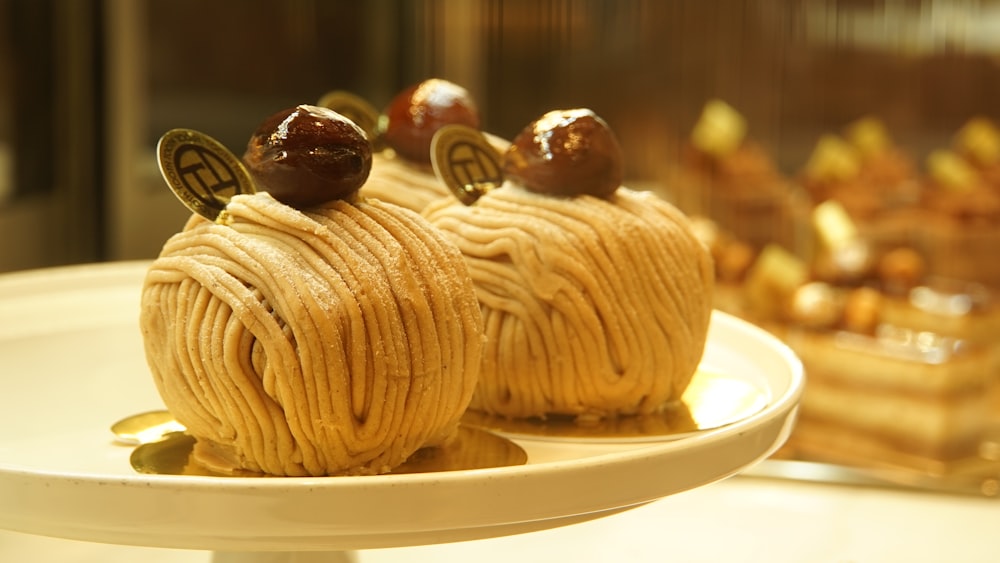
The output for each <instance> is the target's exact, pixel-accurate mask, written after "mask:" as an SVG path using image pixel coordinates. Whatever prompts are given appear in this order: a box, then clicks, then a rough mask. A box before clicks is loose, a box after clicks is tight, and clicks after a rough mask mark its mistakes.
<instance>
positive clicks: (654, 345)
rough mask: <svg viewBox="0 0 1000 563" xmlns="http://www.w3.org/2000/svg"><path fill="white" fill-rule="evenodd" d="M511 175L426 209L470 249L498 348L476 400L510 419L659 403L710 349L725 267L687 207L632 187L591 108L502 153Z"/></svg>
mask: <svg viewBox="0 0 1000 563" xmlns="http://www.w3.org/2000/svg"><path fill="white" fill-rule="evenodd" d="M503 168H504V177H505V178H506V179H505V180H504V182H503V183H502V185H500V186H499V187H495V188H493V189H490V190H488V191H486V192H485V194H484V195H482V196H481V197H479V198H478V199H477V200H476V201H475V202H474V203H472V204H471V205H468V206H466V205H463V204H460V203H457V202H454V201H441V202H438V203H435V204H432V205H431V206H430V207H428V209H426V210H425V216H427V217H428V218H429V219H430V221H431V223H432V224H434V225H435V226H436V227H437V228H438V229H440V230H442V231H443V232H444V233H446V235H447V236H448V237H449V238H450V239H451V240H452V241H454V242H455V243H456V244H457V245H458V247H459V248H460V249H461V251H462V253H463V254H464V256H465V258H466V260H467V262H468V264H469V270H470V273H471V275H472V278H473V280H474V283H475V286H476V290H477V293H478V296H479V301H480V303H481V306H482V312H483V322H484V327H485V337H486V347H485V350H484V354H483V365H482V370H481V372H480V380H479V384H478V386H477V390H476V392H475V395H474V397H473V400H472V403H471V405H470V408H473V409H476V410H478V411H483V412H486V413H490V414H494V415H499V416H504V417H509V418H528V417H544V416H547V415H568V416H576V417H590V418H593V417H610V416H615V415H629V414H649V413H654V412H657V411H660V410H662V409H664V408H666V407H667V406H669V405H671V404H673V403H674V402H675V401H677V400H678V399H679V398H680V397H681V394H682V393H683V391H684V390H685V388H686V387H687V385H688V383H689V382H690V380H691V378H692V376H693V375H694V373H695V370H696V369H697V367H698V364H699V362H700V361H701V356H702V352H703V349H704V345H705V340H706V335H707V330H708V325H709V317H710V314H711V301H712V286H713V281H714V280H713V266H712V261H711V258H710V257H709V254H708V252H707V250H706V248H705V247H704V246H703V245H702V244H701V243H700V242H699V240H698V239H697V238H696V237H695V235H694V233H693V231H692V229H691V227H690V225H689V223H688V220H687V218H686V216H685V215H683V214H682V213H681V212H680V211H679V210H678V209H676V208H675V207H673V206H672V205H670V204H669V203H667V202H665V201H664V200H662V199H660V198H658V197H656V196H655V195H653V194H651V193H647V192H637V191H633V190H630V189H628V188H626V187H622V186H621V182H622V177H623V164H622V154H621V148H620V146H619V144H618V141H617V139H616V138H615V136H614V135H613V133H612V132H611V131H610V129H609V128H608V126H607V124H606V123H605V122H604V121H603V120H602V119H600V118H599V117H598V116H596V115H595V114H594V113H593V112H591V111H589V110H566V111H554V112H550V113H547V114H545V115H544V116H542V117H541V118H540V119H538V120H536V121H535V122H533V123H531V124H530V125H529V126H528V127H526V128H525V129H524V130H523V131H522V132H521V133H520V134H519V135H518V136H517V137H516V138H515V139H514V140H513V142H512V143H511V145H510V147H509V148H508V150H507V151H506V153H505V154H504V156H503Z"/></svg>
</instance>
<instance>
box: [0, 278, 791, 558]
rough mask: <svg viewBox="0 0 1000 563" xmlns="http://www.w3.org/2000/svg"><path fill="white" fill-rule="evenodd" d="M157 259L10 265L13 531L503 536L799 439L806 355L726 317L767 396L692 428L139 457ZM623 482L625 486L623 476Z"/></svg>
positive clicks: (305, 541)
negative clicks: (246, 466)
mask: <svg viewBox="0 0 1000 563" xmlns="http://www.w3.org/2000/svg"><path fill="white" fill-rule="evenodd" d="M146 267H147V263H145V262H123V263H109V264H100V265H89V266H75V267H67V268H56V269H49V270H40V271H34V272H20V273H15V274H7V275H2V276H0V373H3V374H5V375H8V376H9V377H6V378H5V381H4V392H3V393H0V499H3V502H0V529H7V530H12V531H16V532H23V533H30V534H38V535H44V536H52V537H60V538H66V539H74V540H83V541H91V542H103V543H116V544H124V545H136V546H148V547H166V548H177V549H195V550H205V551H212V552H213V553H214V561H215V563H237V562H238V563H265V562H266V563H278V562H282V563H284V562H297V563H320V562H323V563H331V562H337V563H343V562H348V561H352V560H353V554H352V550H359V549H375V548H385V547H403V546H414V545H427V544H435V543H447V542H458V541H466V540H475V539H485V538H490V537H497V536H502V535H510V534H517V533H522V532H530V531H535V530H543V529H547V528H554V527H557V526H563V525H566V524H572V523H575V522H582V521H585V520H590V519H593V518H598V517H601V516H605V515H608V514H613V513H616V512H621V511H623V510H627V509H629V508H632V507H636V506H640V505H642V504H645V503H648V502H651V501H654V500H657V499H660V498H663V497H666V496H670V495H673V494H676V493H679V492H682V491H687V490H690V489H693V488H696V487H701V486H704V485H708V484H710V483H714V482H716V481H719V480H721V479H725V478H727V477H729V476H731V475H734V474H736V473H738V472H740V471H742V470H744V469H746V468H748V467H751V466H753V465H755V464H756V463H757V462H759V461H761V460H763V459H764V458H766V457H767V456H769V455H770V454H771V453H773V452H774V451H775V450H776V449H777V448H778V447H780V446H781V445H782V444H783V443H784V442H785V440H786V439H787V437H788V434H789V432H790V431H791V428H792V425H793V423H794V419H795V412H796V409H797V405H798V402H799V399H800V397H801V394H802V388H803V385H804V374H803V370H802V365H801V363H800V362H799V361H798V359H797V358H796V357H795V356H794V354H792V352H791V351H790V350H789V349H788V348H787V347H785V346H784V345H783V344H782V343H780V342H779V341H778V340H777V339H775V338H774V337H773V336H771V335H770V334H768V333H766V332H764V331H763V330H761V329H758V328H756V327H754V326H752V325H749V324H747V323H745V322H742V321H739V320H737V319H735V318H733V317H730V316H727V315H725V314H722V313H716V314H715V315H714V316H713V319H712V323H711V328H710V331H709V337H708V343H707V345H706V349H705V354H704V357H703V359H702V364H703V366H704V367H705V368H706V369H710V370H712V371H714V372H721V373H727V374H732V375H733V376H735V377H739V378H741V379H744V380H745V381H746V382H747V384H749V385H754V386H757V387H759V389H760V390H761V392H762V394H763V395H764V396H765V397H766V403H767V404H766V405H765V406H764V407H763V408H762V409H761V410H759V411H758V412H756V413H754V414H752V415H749V416H747V417H746V418H743V419H741V420H738V421H736V422H733V423H731V424H728V425H726V426H722V427H719V428H715V429H710V430H704V431H699V432H695V433H693V434H689V435H684V436H683V437H681V438H678V439H674V440H669V441H668V440H664V439H659V440H632V439H624V440H616V439H613V438H609V439H600V440H574V439H554V438H543V437H538V438H531V437H525V436H522V435H518V436H510V437H509V438H510V439H511V440H512V441H514V442H515V443H517V444H518V445H519V446H521V447H522V448H523V449H524V451H525V452H526V453H527V459H528V461H527V463H526V464H525V465H520V466H510V467H497V468H490V469H474V470H463V471H447V472H433V473H415V474H400V475H383V476H374V477H324V478H252V477H251V478H225V477H208V476H185V475H146V474H138V473H136V472H135V471H133V469H132V467H131V465H130V463H129V455H130V453H131V451H132V448H130V447H124V446H121V445H118V444H116V443H115V441H114V439H113V436H112V435H111V433H110V430H109V426H110V424H111V423H112V422H114V421H115V420H118V419H120V418H122V417H125V416H127V415H130V414H135V413H138V412H143V411H147V410H155V409H162V408H163V406H162V402H161V401H160V399H159V396H158V394H157V393H156V390H155V387H154V385H153V383H152V379H151V377H150V376H149V375H148V368H147V366H146V363H145V358H144V356H143V352H142V350H143V346H142V341H141V336H140V334H139V329H138V321H137V319H138V308H139V291H140V288H141V287H142V279H143V276H144V273H145V270H146ZM609 484H611V485H613V486H609Z"/></svg>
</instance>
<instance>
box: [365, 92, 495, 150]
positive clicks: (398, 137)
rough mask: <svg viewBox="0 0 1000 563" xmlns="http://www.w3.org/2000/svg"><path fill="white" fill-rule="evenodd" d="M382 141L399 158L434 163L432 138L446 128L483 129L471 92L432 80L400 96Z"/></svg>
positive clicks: (389, 111)
mask: <svg viewBox="0 0 1000 563" xmlns="http://www.w3.org/2000/svg"><path fill="white" fill-rule="evenodd" d="M385 116H386V126H385V132H384V133H383V134H382V138H383V139H384V140H385V142H386V144H388V145H389V146H390V147H392V149H393V150H394V151H396V154H398V155H399V156H401V157H403V158H405V159H407V160H411V161H413V162H419V163H422V164H430V162H431V138H433V137H434V133H437V130H438V129H440V128H442V127H444V126H445V125H452V124H458V125H466V126H469V127H472V128H475V129H478V128H479V110H478V109H477V108H476V103H475V102H474V101H473V100H472V96H471V95H469V92H468V91H467V90H466V89H465V88H462V87H461V86H458V85H456V84H453V83H451V82H448V81H447V80H441V79H438V78H432V79H430V80H425V81H423V82H421V83H420V84H416V85H414V86H410V87H409V88H407V89H405V90H403V91H402V92H400V93H399V94H397V95H396V97H395V98H393V99H392V101H391V102H390V103H389V106H388V107H387V108H386V110H385Z"/></svg>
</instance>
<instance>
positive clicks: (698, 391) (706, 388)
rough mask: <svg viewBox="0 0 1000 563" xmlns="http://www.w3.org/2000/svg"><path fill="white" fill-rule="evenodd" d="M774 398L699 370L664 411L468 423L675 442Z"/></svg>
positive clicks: (741, 381) (537, 433) (555, 435)
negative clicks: (612, 415) (680, 394)
mask: <svg viewBox="0 0 1000 563" xmlns="http://www.w3.org/2000/svg"><path fill="white" fill-rule="evenodd" d="M769 400H770V398H769V396H768V394H767V392H766V391H765V390H764V389H762V388H760V387H758V386H756V385H754V384H753V383H751V382H750V381H748V380H747V379H746V378H737V377H734V376H731V375H727V374H724V373H716V372H712V371H707V370H698V372H697V373H696V374H695V376H694V378H693V379H692V380H691V383H690V385H689V386H688V388H687V390H686V391H685V392H684V395H683V396H682V397H681V400H680V401H679V402H677V403H676V404H674V405H670V406H668V407H667V408H665V409H663V410H662V411H660V412H657V413H653V414H646V415H623V416H615V417H605V418H591V417H575V416H562V415H556V416H548V417H545V418H526V419H512V418H505V417H501V416H494V415H491V414H486V413H483V412H478V411H468V412H466V413H465V415H464V416H463V417H462V422H463V424H466V425H469V426H476V427H479V428H485V429H488V430H492V431H495V432H500V433H502V434H507V435H512V436H525V437H534V438H548V439H574V440H584V441H586V440H596V441H606V440H649V441H658V440H673V439H678V438H682V437H684V436H687V435H690V434H692V433H694V432H699V431H703V430H710V429H712V428H719V427H722V426H725V425H727V424H732V423H734V422H737V421H739V420H743V419H744V418H746V417H748V416H751V415H753V414H755V413H757V412H759V411H760V410H761V409H763V408H764V407H765V406H767V404H768V401H769Z"/></svg>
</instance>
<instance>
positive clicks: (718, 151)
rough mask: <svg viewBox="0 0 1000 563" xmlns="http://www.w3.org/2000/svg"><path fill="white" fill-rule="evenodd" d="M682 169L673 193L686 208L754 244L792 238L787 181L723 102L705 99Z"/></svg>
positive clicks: (786, 241) (742, 121)
mask: <svg viewBox="0 0 1000 563" xmlns="http://www.w3.org/2000/svg"><path fill="white" fill-rule="evenodd" d="M680 172H681V174H680V177H679V179H678V186H677V192H678V194H677V197H678V204H679V205H680V207H681V209H683V210H684V211H685V212H687V213H689V214H692V215H700V216H704V217H708V218H710V219H712V220H713V221H716V222H717V223H718V224H720V225H724V226H725V227H726V228H727V229H729V230H730V231H731V232H732V233H733V234H734V235H735V236H737V237H738V238H739V239H740V240H742V241H745V242H746V243H748V244H750V245H751V246H753V247H754V248H756V249H760V248H761V247H763V246H764V245H766V244H768V243H772V242H777V243H779V244H783V245H786V246H791V245H792V244H794V243H795V242H796V239H795V234H794V232H793V220H794V215H795V208H794V203H795V202H794V201H793V199H792V196H793V190H792V184H791V182H789V180H788V179H787V178H786V177H785V176H784V175H783V174H782V173H781V171H780V170H778V168H777V166H776V164H775V163H774V161H773V159H772V158H771V156H770V155H769V154H768V152H767V150H766V149H765V147H764V146H762V145H761V144H760V143H759V142H757V141H755V140H754V139H752V138H750V136H749V135H748V127H747V123H746V120H745V118H744V117H743V116H742V115H740V114H739V113H738V112H737V111H736V110H735V109H734V108H732V107H731V106H729V105H728V104H726V103H725V102H723V101H721V100H711V101H709V102H708V103H707V104H705V107H704V110H703V112H702V114H701V116H700V118H699V120H698V122H697V123H696V124H695V127H694V129H693V131H692V132H691V136H690V139H689V142H688V144H687V145H686V146H685V147H684V151H683V155H682V162H681V165H680Z"/></svg>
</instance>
